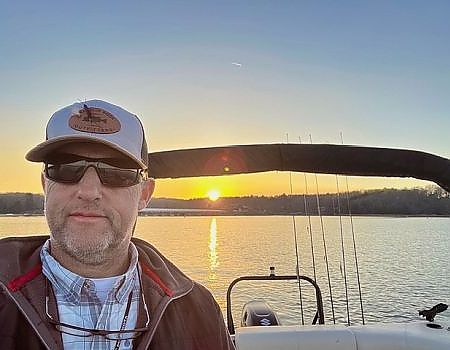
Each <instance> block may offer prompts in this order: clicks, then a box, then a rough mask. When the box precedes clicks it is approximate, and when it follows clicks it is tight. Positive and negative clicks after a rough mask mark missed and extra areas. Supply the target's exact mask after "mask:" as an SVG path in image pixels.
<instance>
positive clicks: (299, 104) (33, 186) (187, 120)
mask: <svg viewBox="0 0 450 350" xmlns="http://www.w3.org/2000/svg"><path fill="white" fill-rule="evenodd" d="M449 13H450V2H448V1H429V2H425V1H339V2H336V1H247V2H245V1H226V2H225V1H221V2H217V1H190V2H183V1H147V2H144V1H128V2H125V1H120V2H119V1H95V2H92V1H76V2H70V3H69V2H66V3H64V2H61V1H39V2H31V1H29V2H23V1H16V2H6V1H2V11H1V13H0V29H1V30H0V48H1V52H2V54H1V55H0V74H1V79H0V87H1V91H2V93H1V94H0V102H1V105H2V109H3V113H2V117H1V118H2V119H1V120H2V126H3V127H2V128H1V130H0V135H1V138H0V146H1V147H2V149H8V150H9V152H6V153H5V152H3V154H2V155H1V156H0V161H2V163H3V164H6V165H9V166H10V167H12V168H15V169H18V170H17V175H16V176H14V177H6V175H1V176H2V177H1V178H0V183H1V184H2V187H0V191H22V190H23V191H27V190H30V191H32V192H35V191H37V190H38V181H35V180H34V177H33V180H32V181H26V179H27V177H28V178H30V177H31V175H30V174H38V173H39V171H40V167H39V166H37V165H30V164H27V163H26V162H25V161H24V160H23V154H24V153H25V152H26V151H27V150H28V149H29V148H30V147H32V146H33V145H34V144H36V143H38V142H40V141H41V140H42V138H43V136H44V127H45V124H46V121H47V119H48V117H49V116H50V114H52V113H53V112H54V111H55V110H56V109H58V108H60V107H63V106H65V105H67V104H70V103H72V102H73V101H75V100H83V99H91V98H103V99H106V100H109V101H110V102H113V103H116V104H119V105H122V106H123V107H126V108H128V109H129V110H130V111H132V112H135V113H136V114H138V115H139V116H140V117H141V118H142V120H143V121H144V123H145V125H146V129H147V133H148V138H149V140H150V147H151V149H152V150H164V149H171V148H177V147H204V146H213V145H225V144H248V143H260V142H284V141H285V140H286V134H289V138H290V140H291V141H293V142H296V141H297V140H298V138H301V139H302V140H304V141H307V139H308V137H309V135H311V136H312V138H313V141H314V142H318V143H324V142H329V143H340V137H339V134H340V133H341V132H342V133H343V135H344V141H345V143H350V144H359V145H369V146H384V147H398V148H414V149H419V150H424V151H427V152H431V153H436V154H438V155H441V156H445V157H450V140H449V137H448V134H449V130H450V115H449V113H450V98H449V92H450V40H449V38H450V22H449V21H448V14H449ZM233 62H238V63H240V64H242V66H240V67H238V66H237V65H233V64H232V63H233ZM32 176H34V175H32ZM17 179H20V180H21V182H20V183H18V182H17Z"/></svg>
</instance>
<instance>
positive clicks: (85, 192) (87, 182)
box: [78, 167, 103, 201]
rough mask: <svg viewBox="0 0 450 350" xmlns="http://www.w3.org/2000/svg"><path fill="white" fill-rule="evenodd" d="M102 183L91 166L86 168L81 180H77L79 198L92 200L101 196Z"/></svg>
mask: <svg viewBox="0 0 450 350" xmlns="http://www.w3.org/2000/svg"><path fill="white" fill-rule="evenodd" d="M102 190H103V184H102V182H101V181H100V178H99V177H98V174H97V171H96V170H95V169H94V168H93V167H89V168H88V169H86V172H85V173H84V175H83V177H82V178H81V180H80V181H79V182H78V197H79V198H80V199H84V200H89V201H93V200H96V199H100V198H101V197H102Z"/></svg>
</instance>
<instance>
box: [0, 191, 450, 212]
mask: <svg viewBox="0 0 450 350" xmlns="http://www.w3.org/2000/svg"><path fill="white" fill-rule="evenodd" d="M305 202H306V210H305ZM317 202H319V207H320V213H321V214H322V215H339V213H341V214H342V215H346V214H348V213H349V210H348V204H347V194H346V193H341V194H339V195H337V194H336V193H328V194H322V195H320V196H319V200H318V201H317V197H316V195H309V196H306V197H305V196H303V195H292V196H290V195H286V194H283V195H280V196H274V197H266V196H248V197H225V198H219V199H218V200H217V201H215V202H212V201H210V200H209V199H206V198H198V199H189V200H183V199H171V198H154V199H152V200H151V202H150V205H149V208H154V209H155V208H159V209H185V210H187V209H191V210H192V209H195V210H197V211H196V212H197V215H205V214H207V213H208V210H211V214H212V215H217V212H216V211H215V210H220V213H221V214H223V215H291V214H295V215H317V214H318V212H319V209H318V203H317ZM348 202H349V203H350V212H351V213H352V214H355V215H426V216H433V215H440V216H450V194H449V193H447V192H446V191H444V190H442V189H441V188H439V187H434V186H433V187H427V188H416V189H403V190H399V189H380V190H370V191H354V192H351V193H349V194H348ZM43 208H44V198H43V196H42V195H39V194H32V193H4V194H0V214H42V213H43ZM203 210H204V211H203ZM180 213H181V215H193V214H194V213H195V212H192V213H191V212H189V211H180ZM147 214H148V213H147ZM169 214H170V215H174V212H170V211H159V212H158V215H169Z"/></svg>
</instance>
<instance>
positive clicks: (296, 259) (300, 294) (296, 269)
mask: <svg viewBox="0 0 450 350" xmlns="http://www.w3.org/2000/svg"><path fill="white" fill-rule="evenodd" d="M286 141H287V142H288V143H289V135H288V134H286ZM289 187H290V191H291V200H290V204H291V212H292V226H293V229H294V243H295V261H296V264H295V274H296V276H297V283H298V293H299V298H300V311H301V314H302V325H305V319H304V316H303V297H302V287H301V283H300V256H299V253H298V240H297V226H296V223H295V215H294V211H293V206H292V200H293V193H294V191H293V188H292V172H291V171H290V172H289Z"/></svg>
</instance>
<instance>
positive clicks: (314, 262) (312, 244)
mask: <svg viewBox="0 0 450 350" xmlns="http://www.w3.org/2000/svg"><path fill="white" fill-rule="evenodd" d="M298 141H299V143H300V144H301V143H302V139H301V138H300V136H299V138H298ZM303 177H304V180H305V192H304V193H303V203H304V205H305V215H306V216H307V217H308V226H307V228H306V231H308V232H309V239H310V243H311V259H312V265H313V273H314V281H317V276H316V259H315V254H314V242H313V231H312V224H311V215H310V211H309V209H308V204H307V199H306V198H307V197H308V179H307V177H306V173H305V172H303Z"/></svg>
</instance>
